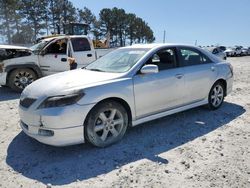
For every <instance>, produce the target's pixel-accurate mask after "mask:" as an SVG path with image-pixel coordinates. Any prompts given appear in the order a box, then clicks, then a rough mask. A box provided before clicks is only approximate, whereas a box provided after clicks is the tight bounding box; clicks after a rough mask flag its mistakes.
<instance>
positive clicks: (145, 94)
mask: <svg viewBox="0 0 250 188" xmlns="http://www.w3.org/2000/svg"><path fill="white" fill-rule="evenodd" d="M145 64H155V65H157V66H158V68H159V72H158V73H152V74H141V73H140V72H139V73H138V74H136V75H135V76H134V77H133V82H134V96H135V106H136V118H137V119H140V118H143V117H146V116H150V115H154V114H157V113H160V112H164V111H167V110H169V109H172V108H175V107H178V106H180V105H182V103H183V96H184V91H183V88H184V72H183V70H182V69H181V68H178V67H177V65H178V64H177V56H176V49H175V48H166V49H163V50H160V51H158V52H156V53H155V54H154V55H153V56H152V57H151V58H149V60H148V61H147V62H146V63H145Z"/></svg>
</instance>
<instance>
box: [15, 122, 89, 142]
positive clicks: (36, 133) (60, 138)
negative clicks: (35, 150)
mask: <svg viewBox="0 0 250 188" xmlns="http://www.w3.org/2000/svg"><path fill="white" fill-rule="evenodd" d="M20 126H21V128H22V130H23V131H24V133H25V134H27V135H28V136H30V137H32V138H34V139H36V140H38V141H39V142H41V143H44V144H48V145H53V146H67V145H73V144H80V143H84V136H83V135H84V129H83V126H77V127H70V128H66V129H48V128H43V127H35V126H30V125H27V124H25V123H23V122H22V121H21V122H20ZM41 130H43V131H50V132H51V133H53V135H47V136H46V135H42V134H41Z"/></svg>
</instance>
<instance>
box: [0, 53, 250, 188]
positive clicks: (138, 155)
mask: <svg viewBox="0 0 250 188" xmlns="http://www.w3.org/2000/svg"><path fill="white" fill-rule="evenodd" d="M229 61H230V62H232V65H233V67H234V72H235V82H234V91H233V92H232V93H231V94H230V95H229V96H228V97H227V98H226V102H225V103H224V105H223V106H222V108H220V109H219V110H217V111H209V110H207V109H206V108H203V107H199V108H196V109H192V110H188V111H185V112H182V113H178V114H175V115H171V116H168V117H165V118H163V119H160V120H156V121H152V122H150V123H147V124H143V125H141V126H138V127H135V128H132V129H130V130H129V131H128V132H127V134H126V136H125V138H124V139H123V140H122V141H121V142H119V143H118V144H116V145H113V146H111V147H109V148H105V149H97V148H94V147H92V146H90V145H87V144H82V145H77V146H70V147H64V148H56V147H50V146H46V145H44V144H40V143H38V142H37V141H35V140H33V139H31V138H28V137H27V136H25V135H24V133H22V132H21V129H20V128H19V125H18V123H19V118H18V110H17V106H18V98H19V94H16V93H13V92H11V91H10V90H9V89H7V88H1V87H0V187H8V188H12V187H46V186H47V187H51V186H52V187H54V186H65V187H91V188H92V187H240V188H242V187H250V57H238V58H230V59H229Z"/></svg>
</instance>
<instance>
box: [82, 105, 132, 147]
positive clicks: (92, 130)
mask: <svg viewBox="0 0 250 188" xmlns="http://www.w3.org/2000/svg"><path fill="white" fill-rule="evenodd" d="M84 127H85V131H84V132H85V137H86V139H87V140H88V141H89V142H90V143H91V144H92V145H94V146H97V147H106V146H109V145H111V144H114V143H116V142H118V141H119V140H121V139H122V137H123V136H124V134H125V132H126V130H127V127H128V113H127V111H126V110H125V108H124V107H123V106H122V105H121V104H120V103H117V102H115V101H106V102H102V103H100V104H98V105H97V106H95V107H94V108H93V109H92V110H91V111H90V113H89V115H88V117H87V120H86V122H85V125H84Z"/></svg>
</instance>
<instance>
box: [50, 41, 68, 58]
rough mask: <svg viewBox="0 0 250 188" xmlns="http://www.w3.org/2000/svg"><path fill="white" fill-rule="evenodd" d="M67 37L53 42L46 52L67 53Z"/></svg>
mask: <svg viewBox="0 0 250 188" xmlns="http://www.w3.org/2000/svg"><path fill="white" fill-rule="evenodd" d="M66 51H67V39H59V40H56V41H54V42H52V43H51V44H50V45H49V46H48V47H47V49H46V54H66Z"/></svg>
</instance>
